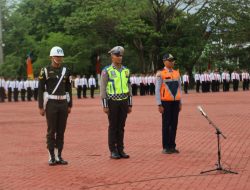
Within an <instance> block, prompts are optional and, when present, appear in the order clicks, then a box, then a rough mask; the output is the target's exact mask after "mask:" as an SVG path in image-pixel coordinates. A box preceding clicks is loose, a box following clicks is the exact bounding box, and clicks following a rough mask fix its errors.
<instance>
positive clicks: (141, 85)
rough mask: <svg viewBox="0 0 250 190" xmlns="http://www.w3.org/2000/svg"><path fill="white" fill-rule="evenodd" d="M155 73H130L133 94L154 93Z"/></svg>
mask: <svg viewBox="0 0 250 190" xmlns="http://www.w3.org/2000/svg"><path fill="white" fill-rule="evenodd" d="M155 81H156V77H155V74H146V75H145V74H140V75H138V74H137V75H136V74H132V75H131V76H130V83H131V87H132V94H133V96H137V95H138V90H139V94H140V96H145V95H154V94H155Z"/></svg>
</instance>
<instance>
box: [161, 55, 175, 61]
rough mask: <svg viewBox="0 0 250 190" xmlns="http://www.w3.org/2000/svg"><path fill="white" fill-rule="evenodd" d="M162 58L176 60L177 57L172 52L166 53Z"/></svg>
mask: <svg viewBox="0 0 250 190" xmlns="http://www.w3.org/2000/svg"><path fill="white" fill-rule="evenodd" d="M162 60H163V61H166V60H175V57H174V56H173V55H172V54H170V53H166V54H165V55H163V57H162Z"/></svg>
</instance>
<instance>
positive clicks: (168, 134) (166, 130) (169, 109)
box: [162, 101, 180, 150]
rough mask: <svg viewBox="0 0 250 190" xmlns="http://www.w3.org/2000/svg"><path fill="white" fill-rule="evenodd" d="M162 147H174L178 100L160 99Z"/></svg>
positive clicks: (178, 108) (178, 107) (178, 109)
mask: <svg viewBox="0 0 250 190" xmlns="http://www.w3.org/2000/svg"><path fill="white" fill-rule="evenodd" d="M162 106H163V107H164V112H163V114H162V147H163V149H168V150H169V149H174V148H175V147H176V143H175V139H176V131H177V125H178V117H179V111H180V101H162Z"/></svg>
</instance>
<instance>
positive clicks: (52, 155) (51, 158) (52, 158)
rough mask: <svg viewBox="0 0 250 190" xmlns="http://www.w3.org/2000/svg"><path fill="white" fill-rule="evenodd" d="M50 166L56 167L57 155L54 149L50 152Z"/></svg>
mask: <svg viewBox="0 0 250 190" xmlns="http://www.w3.org/2000/svg"><path fill="white" fill-rule="evenodd" d="M48 164H49V165H50V166H54V165H56V159H55V153H54V150H53V149H51V150H49V162H48Z"/></svg>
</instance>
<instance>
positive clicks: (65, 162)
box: [56, 149, 68, 165]
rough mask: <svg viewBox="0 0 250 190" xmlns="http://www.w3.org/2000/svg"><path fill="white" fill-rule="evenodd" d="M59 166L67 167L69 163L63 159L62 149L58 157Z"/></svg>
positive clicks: (59, 150)
mask: <svg viewBox="0 0 250 190" xmlns="http://www.w3.org/2000/svg"><path fill="white" fill-rule="evenodd" d="M56 163H57V164H61V165H67V164H68V162H67V161H66V160H63V158H62V149H58V157H57V159H56Z"/></svg>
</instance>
